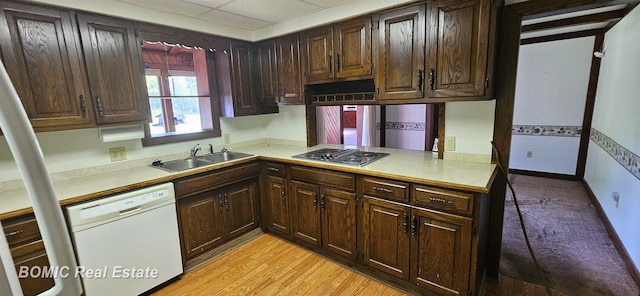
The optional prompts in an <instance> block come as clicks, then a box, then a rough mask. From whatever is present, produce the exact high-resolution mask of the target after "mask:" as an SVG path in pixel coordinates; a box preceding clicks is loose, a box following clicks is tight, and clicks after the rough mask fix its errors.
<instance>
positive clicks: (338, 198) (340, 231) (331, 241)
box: [320, 188, 357, 261]
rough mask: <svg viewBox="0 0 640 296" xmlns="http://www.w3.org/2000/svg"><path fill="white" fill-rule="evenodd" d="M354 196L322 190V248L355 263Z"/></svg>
mask: <svg viewBox="0 0 640 296" xmlns="http://www.w3.org/2000/svg"><path fill="white" fill-rule="evenodd" d="M355 201H356V195H355V194H353V193H350V192H346V191H341V190H335V189H329V188H322V189H321V190H320V207H321V209H322V247H323V248H324V249H325V250H327V251H329V252H331V253H333V254H336V255H339V256H342V257H345V258H348V259H351V260H353V261H356V259H357V255H356V250H357V242H356V205H355Z"/></svg>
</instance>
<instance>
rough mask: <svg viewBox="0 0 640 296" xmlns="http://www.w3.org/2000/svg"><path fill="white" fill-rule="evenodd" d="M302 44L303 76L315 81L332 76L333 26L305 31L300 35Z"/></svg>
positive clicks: (309, 80) (308, 80)
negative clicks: (303, 53)
mask: <svg viewBox="0 0 640 296" xmlns="http://www.w3.org/2000/svg"><path fill="white" fill-rule="evenodd" d="M302 36H303V37H302V38H303V42H302V44H304V51H305V54H306V56H305V57H306V59H305V65H304V67H305V69H304V71H305V77H306V80H307V82H317V81H322V80H327V79H332V78H333V75H334V74H333V73H334V56H333V27H324V28H319V29H315V30H311V31H306V32H304V33H303V35H302Z"/></svg>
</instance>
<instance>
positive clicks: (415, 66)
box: [376, 4, 426, 100]
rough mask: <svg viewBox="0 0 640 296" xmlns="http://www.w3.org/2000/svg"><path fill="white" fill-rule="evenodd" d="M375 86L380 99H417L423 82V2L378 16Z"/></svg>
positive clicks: (420, 93)
mask: <svg viewBox="0 0 640 296" xmlns="http://www.w3.org/2000/svg"><path fill="white" fill-rule="evenodd" d="M378 19H379V24H378V26H379V28H378V34H377V40H376V43H377V53H376V57H377V64H376V86H377V87H378V98H379V99H380V100H398V99H400V100H401V99H420V98H422V96H423V92H422V90H423V86H424V59H425V30H426V29H425V5H424V4H420V5H416V6H411V7H406V8H402V9H398V10H393V11H389V12H385V13H381V14H380V15H379V16H378Z"/></svg>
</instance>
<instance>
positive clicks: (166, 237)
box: [66, 183, 182, 296]
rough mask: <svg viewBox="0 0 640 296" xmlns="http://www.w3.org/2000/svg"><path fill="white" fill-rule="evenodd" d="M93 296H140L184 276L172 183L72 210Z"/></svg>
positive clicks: (84, 274) (81, 263)
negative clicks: (170, 280) (168, 281)
mask: <svg viewBox="0 0 640 296" xmlns="http://www.w3.org/2000/svg"><path fill="white" fill-rule="evenodd" d="M66 210H67V214H68V217H69V224H70V225H71V236H72V238H73V240H74V242H75V248H76V254H77V255H78V265H79V267H78V270H76V271H70V272H69V273H70V274H71V276H75V275H79V276H81V277H82V279H83V282H84V287H85V293H86V295H87V296H99V295H138V294H140V293H143V292H145V291H147V290H149V289H152V288H154V287H156V286H158V285H160V284H162V283H164V282H166V281H167V280H169V279H171V278H173V277H176V276H177V275H179V274H181V273H182V257H181V252H180V238H179V235H178V220H177V214H176V207H175V192H174V189H173V184H172V183H165V184H161V185H157V186H153V187H148V188H143V189H140V190H136V191H132V192H127V193H124V194H120V195H116V196H112V197H107V198H103V199H99V200H94V201H89V202H85V203H82V204H78V205H73V206H69V207H67V208H66Z"/></svg>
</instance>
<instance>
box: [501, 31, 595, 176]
mask: <svg viewBox="0 0 640 296" xmlns="http://www.w3.org/2000/svg"><path fill="white" fill-rule="evenodd" d="M594 39H595V37H593V36H591V37H584V38H575V39H567V40H560V41H552V42H544V43H536V44H528V45H523V46H521V47H520V54H519V58H518V74H517V78H516V97H515V103H514V115H513V125H514V126H516V127H517V126H521V125H524V126H541V127H543V128H545V127H546V128H547V129H548V128H549V127H550V126H554V127H565V128H572V127H581V126H582V118H583V114H584V105H585V101H586V95H587V87H588V85H589V72H590V68H591V57H592V51H593V43H594ZM579 146H580V137H579V134H577V133H576V134H573V136H561V137H560V136H549V135H545V134H543V133H538V134H528V135H520V134H514V135H513V137H512V140H511V157H510V167H511V168H513V169H520V170H527V171H536V172H547V173H558V174H567V175H575V173H576V165H577V160H578V149H579ZM528 151H531V152H532V157H531V158H528V157H527V152H528Z"/></svg>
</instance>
